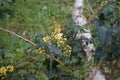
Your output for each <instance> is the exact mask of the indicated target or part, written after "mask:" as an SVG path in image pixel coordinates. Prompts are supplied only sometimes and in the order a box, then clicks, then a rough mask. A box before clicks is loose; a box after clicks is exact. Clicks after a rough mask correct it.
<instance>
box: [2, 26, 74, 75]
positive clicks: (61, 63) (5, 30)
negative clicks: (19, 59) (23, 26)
mask: <svg viewBox="0 0 120 80" xmlns="http://www.w3.org/2000/svg"><path fill="white" fill-rule="evenodd" d="M0 30H2V31H4V32H7V33H10V34H12V35H14V36H16V37H19V38H21V39H22V40H24V41H26V42H28V43H30V44H32V45H33V46H34V47H36V44H35V43H34V42H32V41H30V40H28V39H26V38H24V37H22V36H20V35H18V34H16V33H14V32H12V31H10V30H7V29H4V28H2V27H0ZM46 56H49V57H50V58H52V59H53V60H55V61H56V62H58V63H59V64H60V65H62V66H64V67H65V68H66V69H67V70H68V71H69V72H70V73H72V74H73V75H74V73H73V72H72V71H71V70H70V69H69V68H68V67H66V66H65V65H64V63H63V62H61V61H60V60H58V59H56V58H55V57H54V56H53V55H50V54H46Z"/></svg>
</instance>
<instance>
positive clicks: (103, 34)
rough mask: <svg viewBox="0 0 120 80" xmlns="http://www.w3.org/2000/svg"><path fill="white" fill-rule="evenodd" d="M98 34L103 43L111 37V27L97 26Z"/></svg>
mask: <svg viewBox="0 0 120 80" xmlns="http://www.w3.org/2000/svg"><path fill="white" fill-rule="evenodd" d="M98 34H99V40H100V43H101V44H102V45H105V44H106V43H107V42H109V41H110V40H111V38H112V33H111V29H110V28H109V27H108V26H106V25H105V26H102V27H99V28H98Z"/></svg>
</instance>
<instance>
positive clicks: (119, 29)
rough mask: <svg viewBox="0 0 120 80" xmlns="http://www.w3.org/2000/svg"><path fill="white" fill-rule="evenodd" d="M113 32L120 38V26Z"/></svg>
mask: <svg viewBox="0 0 120 80" xmlns="http://www.w3.org/2000/svg"><path fill="white" fill-rule="evenodd" d="M113 33H114V34H115V35H116V36H117V37H119V38H120V26H117V27H115V28H114V29H113Z"/></svg>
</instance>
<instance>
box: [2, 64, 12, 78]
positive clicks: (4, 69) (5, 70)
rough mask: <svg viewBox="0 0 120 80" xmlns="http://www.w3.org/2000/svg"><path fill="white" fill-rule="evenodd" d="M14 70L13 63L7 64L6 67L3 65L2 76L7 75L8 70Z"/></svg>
mask: <svg viewBox="0 0 120 80" xmlns="http://www.w3.org/2000/svg"><path fill="white" fill-rule="evenodd" d="M13 70H14V66H13V65H10V66H7V68H5V67H1V68H0V76H3V75H5V76H6V75H7V71H8V72H13Z"/></svg>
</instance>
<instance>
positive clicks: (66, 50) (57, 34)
mask: <svg viewBox="0 0 120 80" xmlns="http://www.w3.org/2000/svg"><path fill="white" fill-rule="evenodd" d="M42 39H43V41H44V42H49V43H50V44H56V45H57V47H59V48H60V49H61V50H62V52H63V55H65V56H69V55H70V54H71V47H70V46H69V45H66V44H65V43H66V41H67V38H66V37H65V36H63V33H61V28H60V26H59V27H56V28H55V30H54V32H52V35H51V36H48V35H47V36H45V37H43V38H42ZM38 53H40V54H41V53H45V49H44V48H39V49H38Z"/></svg>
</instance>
